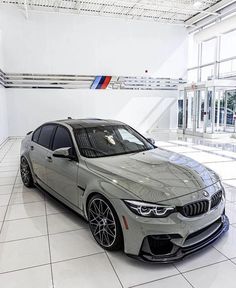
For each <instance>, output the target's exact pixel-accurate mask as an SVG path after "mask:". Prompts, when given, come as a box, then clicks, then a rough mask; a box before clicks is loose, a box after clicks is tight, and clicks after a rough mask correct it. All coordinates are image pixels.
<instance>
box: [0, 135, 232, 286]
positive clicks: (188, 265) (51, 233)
mask: <svg viewBox="0 0 236 288" xmlns="http://www.w3.org/2000/svg"><path fill="white" fill-rule="evenodd" d="M154 137H155V135H154ZM158 138H159V137H158ZM163 139H165V141H160V138H159V141H157V145H158V146H160V147H163V148H166V149H169V150H171V151H175V152H178V153H181V154H184V155H187V156H189V157H192V158H194V159H196V160H198V161H199V162H201V163H204V164H205V165H206V166H208V167H210V168H212V169H214V170H216V171H217V172H218V173H219V174H220V175H221V177H222V179H223V182H224V183H225V188H226V197H227V205H226V209H227V214H228V216H229V218H230V223H231V225H230V230H229V232H228V233H227V234H226V235H225V236H224V237H223V238H221V239H220V240H219V241H217V242H216V243H215V244H214V246H212V247H209V248H207V249H205V250H203V251H202V252H201V253H198V254H197V255H195V256H191V257H189V258H186V259H185V260H184V261H182V262H178V263H176V264H174V265H173V264H170V265H151V264H147V263H142V262H138V261H136V260H133V259H130V258H128V257H127V256H125V255H124V254H123V253H121V252H118V253H107V252H105V251H104V250H102V249H101V248H100V247H99V246H98V245H97V244H96V243H95V242H94V240H93V238H92V236H91V234H90V232H89V230H88V226H87V223H86V222H85V221H84V220H83V219H81V218H80V217H79V216H78V215H76V214H74V213H73V212H71V211H70V210H69V209H67V208H66V207H64V206H63V205H60V204H59V203H58V202H57V201H55V200H53V199H51V198H50V197H49V196H48V195H46V194H44V193H42V192H40V191H38V190H37V189H27V188H25V187H23V185H22V182H21V179H20V177H19V170H18V168H19V147H20V140H17V139H14V140H9V141H8V142H7V143H6V144H5V145H4V146H2V147H1V148H0V228H1V233H0V287H3V288H13V287H14V288H15V287H17V288H23V287H24V288H32V287H34V288H49V287H55V288H74V287H76V288H90V287H96V288H106V287H107V288H113V287H114V288H115V287H117V288H121V287H134V286H135V287H140V288H141V287H142V288H158V287H160V288H170V287H180V288H189V287H195V288H206V287H207V288H220V287H223V286H224V287H227V288H231V287H232V288H235V287H236V284H235V275H236V152H235V151H236V149H235V148H236V141H235V140H227V141H226V142H227V143H224V141H222V140H220V141H219V140H203V139H194V138H183V137H179V139H178V136H177V135H175V136H174V137H166V138H163Z"/></svg>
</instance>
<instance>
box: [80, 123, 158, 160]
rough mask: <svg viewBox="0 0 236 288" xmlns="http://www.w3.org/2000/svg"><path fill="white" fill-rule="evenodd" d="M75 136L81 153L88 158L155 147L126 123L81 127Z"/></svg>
mask: <svg viewBox="0 0 236 288" xmlns="http://www.w3.org/2000/svg"><path fill="white" fill-rule="evenodd" d="M75 138H76V141H77V144H78V147H79V151H80V153H81V155H82V156H85V157H87V158H96V157H105V156H113V155H121V154H127V153H134V152H140V151H145V150H150V149H154V148H155V146H154V145H152V144H151V143H149V142H148V141H147V140H146V139H145V138H144V137H142V136H141V135H140V134H139V133H137V132H136V131H135V130H133V129H132V128H131V127H129V126H126V125H111V126H98V127H89V128H79V129H77V130H75Z"/></svg>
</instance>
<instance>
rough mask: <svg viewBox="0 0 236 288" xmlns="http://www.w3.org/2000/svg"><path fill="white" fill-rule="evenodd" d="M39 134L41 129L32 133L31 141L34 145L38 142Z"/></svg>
mask: <svg viewBox="0 0 236 288" xmlns="http://www.w3.org/2000/svg"><path fill="white" fill-rule="evenodd" d="M40 132H41V127H39V128H38V129H37V130H35V131H34V134H33V137H32V141H34V142H36V143H37V142H38V139H39V134H40Z"/></svg>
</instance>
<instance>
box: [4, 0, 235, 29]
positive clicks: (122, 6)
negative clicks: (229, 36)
mask: <svg viewBox="0 0 236 288" xmlns="http://www.w3.org/2000/svg"><path fill="white" fill-rule="evenodd" d="M196 2H197V3H196ZM221 2H222V3H224V2H229V1H224V0H223V1H217V0H199V1H197V0H169V1H166V0H84V1H83V0H0V3H3V4H13V5H17V6H18V7H20V8H24V9H25V10H26V13H28V11H30V10H41V11H42V10H50V11H54V12H70V13H77V14H85V15H93V16H110V17H118V18H125V19H135V20H153V21H157V22H162V23H172V24H180V25H184V24H185V23H186V21H187V20H189V19H190V18H191V17H193V16H194V15H203V16H208V15H216V16H217V13H216V12H215V11H214V9H212V8H213V7H214V5H215V4H217V7H219V3H221ZM231 2H232V1H231Z"/></svg>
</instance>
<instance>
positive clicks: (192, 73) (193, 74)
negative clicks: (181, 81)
mask: <svg viewBox="0 0 236 288" xmlns="http://www.w3.org/2000/svg"><path fill="white" fill-rule="evenodd" d="M187 77H188V83H192V82H197V80H198V79H197V69H194V70H189V71H188V75H187Z"/></svg>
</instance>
